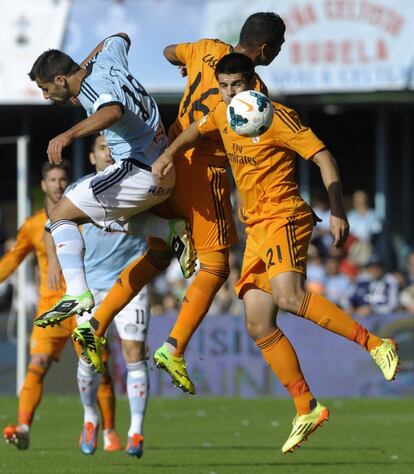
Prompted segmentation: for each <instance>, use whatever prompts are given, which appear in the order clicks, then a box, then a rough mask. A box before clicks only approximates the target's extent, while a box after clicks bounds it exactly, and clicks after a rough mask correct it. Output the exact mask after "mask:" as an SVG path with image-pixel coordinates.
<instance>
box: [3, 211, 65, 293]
mask: <svg viewBox="0 0 414 474" xmlns="http://www.w3.org/2000/svg"><path fill="white" fill-rule="evenodd" d="M46 222H47V215H46V211H45V209H42V210H40V211H38V212H36V213H35V214H34V215H33V216H31V217H28V218H27V219H26V220H25V221H24V223H23V225H22V226H21V227H20V229H19V231H18V233H17V237H16V244H15V246H14V247H13V248H12V249H11V250H10V251H9V252H7V253H6V254H5V255H3V257H2V258H1V259H0V281H3V280H5V279H6V278H7V277H9V276H10V275H11V274H12V273H13V272H14V271H15V270H16V268H17V267H18V266H19V265H20V263H21V262H22V261H23V259H24V258H25V257H26V256H27V255H28V254H29V253H31V252H33V251H34V252H36V258H37V263H38V265H39V270H40V288H39V297H40V299H43V298H51V299H59V298H60V297H61V296H62V295H63V290H64V283H63V282H64V280H63V278H62V290H60V291H54V290H50V289H49V288H48V287H47V271H48V265H47V254H46V248H45V244H44V243H43V233H44V231H45V224H46Z"/></svg>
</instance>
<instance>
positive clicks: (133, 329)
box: [77, 286, 150, 342]
mask: <svg viewBox="0 0 414 474" xmlns="http://www.w3.org/2000/svg"><path fill="white" fill-rule="evenodd" d="M91 292H92V294H93V298H94V300H95V306H94V308H93V310H92V314H88V313H84V315H83V316H77V323H78V325H79V324H81V323H83V322H85V321H87V320H88V319H90V318H91V317H92V316H93V315H94V314H95V310H96V308H98V306H100V304H101V303H102V301H103V299H104V298H105V296H106V295H107V294H108V291H104V290H93V289H91ZM149 320H150V302H149V293H148V288H147V287H146V286H144V288H143V289H142V290H141V291H140V292H139V293H138V294H137V296H135V298H134V299H132V300H131V301H130V302H129V303H128V304H127V305H126V306H125V308H124V309H123V310H122V311H121V312H119V313H118V314H117V315H116V316H115V319H114V322H115V326H116V330H117V331H118V334H119V337H120V338H121V339H124V340H126V341H139V342H144V341H145V339H146V337H147V330H148V325H149Z"/></svg>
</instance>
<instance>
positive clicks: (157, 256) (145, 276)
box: [90, 239, 171, 336]
mask: <svg viewBox="0 0 414 474" xmlns="http://www.w3.org/2000/svg"><path fill="white" fill-rule="evenodd" d="M154 240H155V239H154ZM160 242H162V241H160ZM162 244H163V245H165V244H164V243H162ZM170 257H171V256H170V254H169V250H156V249H154V248H150V249H149V250H147V252H146V253H145V255H144V256H142V257H139V258H137V259H136V260H134V261H133V262H131V263H130V264H129V265H128V266H127V267H126V268H125V270H123V271H122V273H121V274H120V275H119V278H118V279H117V280H116V283H115V284H114V286H113V287H112V288H111V289H110V291H109V293H108V294H107V295H106V297H105V299H104V300H103V301H102V303H101V305H100V306H99V308H98V309H97V310H96V312H95V315H94V316H93V317H92V318H91V319H90V323H91V325H92V327H93V328H94V329H95V333H96V335H98V336H103V335H104V334H105V332H106V330H107V329H108V327H109V325H110V324H111V322H112V320H113V319H114V317H115V316H116V315H117V314H118V313H119V312H120V311H121V310H122V309H123V308H124V307H125V306H126V305H127V304H128V303H129V302H130V301H131V300H132V298H134V296H136V295H137V294H138V293H139V291H140V290H141V289H142V288H143V287H144V286H145V285H146V284H147V283H149V282H150V281H151V280H152V279H153V278H155V277H157V276H158V275H159V274H160V273H161V272H162V271H163V270H165V268H166V267H167V266H168V265H169V263H170Z"/></svg>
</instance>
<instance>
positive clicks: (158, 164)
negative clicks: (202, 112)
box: [152, 122, 201, 178]
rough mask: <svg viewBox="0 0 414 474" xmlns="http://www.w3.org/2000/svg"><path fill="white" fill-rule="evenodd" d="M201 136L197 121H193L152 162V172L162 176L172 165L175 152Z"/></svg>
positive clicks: (191, 144) (184, 148)
mask: <svg viewBox="0 0 414 474" xmlns="http://www.w3.org/2000/svg"><path fill="white" fill-rule="evenodd" d="M200 137H201V133H200V132H199V131H198V126H197V122H193V123H192V124H191V125H190V126H189V127H188V128H186V129H185V130H184V131H183V132H182V133H181V134H180V135H178V137H177V138H176V139H175V140H174V141H173V142H172V143H171V145H169V147H168V148H167V149H166V150H165V151H164V153H162V154H161V155H160V156H159V157H158V158H157V159H156V160H155V161H154V163H153V164H152V174H154V175H155V176H158V177H159V178H163V177H164V176H165V175H167V174H168V173H169V172H170V171H171V169H172V168H173V166H174V157H175V155H176V153H177V152H179V151H182V150H186V149H187V148H191V147H193V146H194V145H195V144H196V143H197V142H198V140H199V138H200Z"/></svg>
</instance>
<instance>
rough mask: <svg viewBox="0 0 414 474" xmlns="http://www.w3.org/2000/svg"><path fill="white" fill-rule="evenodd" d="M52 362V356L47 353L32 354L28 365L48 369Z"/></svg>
mask: <svg viewBox="0 0 414 474" xmlns="http://www.w3.org/2000/svg"><path fill="white" fill-rule="evenodd" d="M51 363H52V357H51V356H50V355H49V354H33V355H32V356H31V358H30V362H29V365H34V366H37V367H41V368H42V369H46V370H47V369H48V368H49V367H50V364H51Z"/></svg>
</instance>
